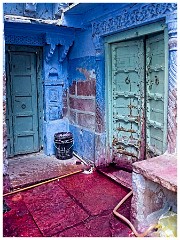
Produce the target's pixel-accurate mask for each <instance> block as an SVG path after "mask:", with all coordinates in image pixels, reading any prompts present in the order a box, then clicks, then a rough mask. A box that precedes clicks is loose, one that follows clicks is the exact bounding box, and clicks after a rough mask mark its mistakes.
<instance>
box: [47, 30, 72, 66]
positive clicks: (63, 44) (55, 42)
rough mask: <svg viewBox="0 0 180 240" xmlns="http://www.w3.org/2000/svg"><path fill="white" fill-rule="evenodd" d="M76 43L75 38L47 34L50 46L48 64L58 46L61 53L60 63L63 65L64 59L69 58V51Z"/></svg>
mask: <svg viewBox="0 0 180 240" xmlns="http://www.w3.org/2000/svg"><path fill="white" fill-rule="evenodd" d="M73 41H74V38H72V37H71V38H70V37H67V36H64V35H58V34H56V35H50V34H46V43H47V44H48V45H49V50H48V51H47V54H46V62H47V63H48V62H49V61H50V60H51V58H52V56H53V54H54V52H55V49H56V47H57V46H59V47H58V51H59V54H58V56H59V62H60V63H62V62H63V61H64V59H65V58H66V56H67V53H68V51H69V48H70V46H72V44H73Z"/></svg>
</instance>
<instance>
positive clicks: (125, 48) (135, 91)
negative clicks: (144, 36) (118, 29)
mask: <svg viewBox="0 0 180 240" xmlns="http://www.w3.org/2000/svg"><path fill="white" fill-rule="evenodd" d="M111 51H112V112H113V114H112V117H113V121H112V129H113V130H112V135H113V139H112V141H113V142H112V147H113V156H114V159H116V158H117V159H121V163H123V162H124V164H125V165H127V163H128V162H130V163H132V162H133V161H136V160H137V159H143V158H144V152H143V151H142V150H141V149H142V144H143V140H144V129H143V128H144V115H143V110H144V108H143V106H144V81H143V80H144V42H143V40H138V41H127V42H121V43H115V44H112V46H111Z"/></svg>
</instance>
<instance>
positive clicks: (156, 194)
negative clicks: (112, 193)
mask: <svg viewBox="0 0 180 240" xmlns="http://www.w3.org/2000/svg"><path fill="white" fill-rule="evenodd" d="M132 187H133V198H132V202H131V221H132V222H133V224H134V225H135V226H136V228H137V229H138V230H139V231H143V230H146V229H147V228H148V227H149V226H150V225H151V224H154V223H156V221H157V220H158V218H159V217H160V216H161V215H162V214H163V213H165V212H166V211H167V210H168V209H169V208H171V210H172V211H173V212H175V213H177V193H176V192H173V191H170V190H168V189H166V188H164V187H162V186H161V185H160V184H158V183H155V182H153V181H150V180H148V179H147V178H145V177H144V176H142V175H141V174H138V173H135V172H133V174H132Z"/></svg>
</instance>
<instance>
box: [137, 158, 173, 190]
mask: <svg viewBox="0 0 180 240" xmlns="http://www.w3.org/2000/svg"><path fill="white" fill-rule="evenodd" d="M133 171H134V172H136V173H139V174H141V175H143V176H144V177H146V178H147V179H149V180H151V181H153V182H156V183H159V184H160V185H161V186H163V187H165V188H167V189H169V190H170V191H173V192H177V156H176V155H171V154H164V155H161V156H158V157H154V158H150V159H147V160H143V161H140V162H136V163H133Z"/></svg>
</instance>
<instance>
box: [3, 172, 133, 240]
mask: <svg viewBox="0 0 180 240" xmlns="http://www.w3.org/2000/svg"><path fill="white" fill-rule="evenodd" d="M128 192H129V190H128V189H126V188H124V187H122V186H121V185H119V184H117V183H115V182H113V181H112V180H111V179H108V178H107V177H106V176H104V175H102V174H100V173H98V172H93V173H92V174H88V175H86V174H83V173H79V174H75V175H73V176H70V177H67V178H64V179H61V180H59V181H54V182H51V183H48V184H44V185H41V186H38V187H35V188H33V189H30V190H26V191H24V192H21V193H19V194H14V195H11V196H9V197H5V198H4V199H5V201H6V203H7V205H8V206H9V207H10V208H11V210H10V211H9V212H7V213H5V214H4V221H3V229H4V230H3V235H4V237H41V236H42V237H111V236H115V237H128V236H129V234H130V233H131V230H130V229H129V227H128V226H127V225H126V224H125V223H123V222H122V221H120V220H119V219H117V218H116V217H115V216H114V215H113V213H112V210H113V209H114V207H115V206H116V205H117V204H118V203H119V201H120V200H121V199H122V198H123V197H124V196H125V195H126V194H127V193H128ZM130 201H131V199H128V200H127V201H126V202H125V203H124V204H123V205H122V208H120V212H121V213H123V215H124V216H126V217H127V218H129V216H130Z"/></svg>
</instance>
